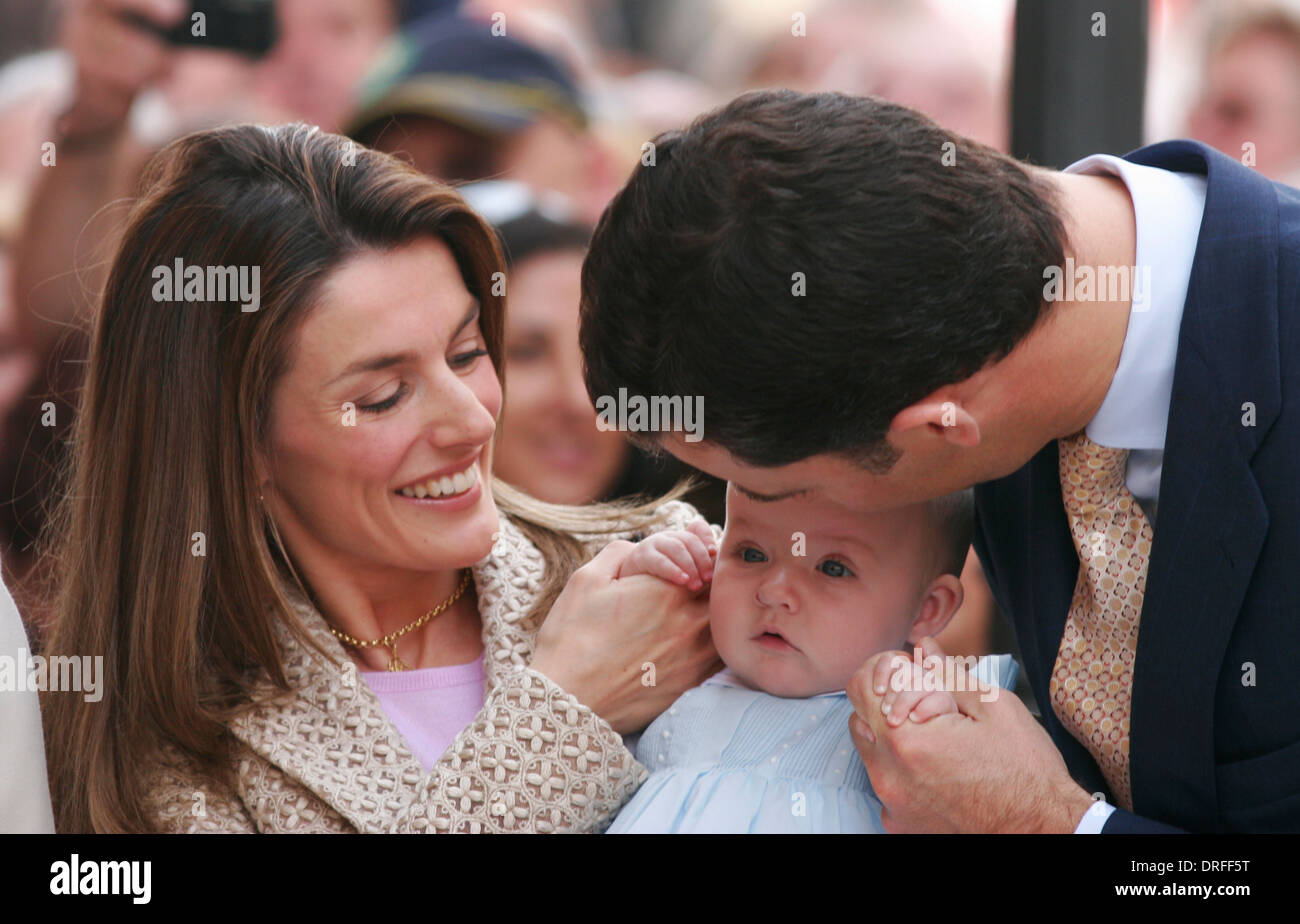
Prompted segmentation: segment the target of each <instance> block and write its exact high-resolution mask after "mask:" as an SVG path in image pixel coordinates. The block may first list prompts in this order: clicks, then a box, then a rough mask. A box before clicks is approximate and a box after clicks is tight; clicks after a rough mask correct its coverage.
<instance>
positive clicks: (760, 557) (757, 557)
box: [740, 545, 767, 565]
mask: <svg viewBox="0 0 1300 924" xmlns="http://www.w3.org/2000/svg"><path fill="white" fill-rule="evenodd" d="M740 560H741V561H744V562H749V563H750V564H751V565H753V564H758V563H759V562H762V561H767V556H765V555H764V554H763V553H762V552H760V551H759V550H758V549H756V548H754V547H753V546H752V545H747V546H745V547H743V548H742V549H741V550H740Z"/></svg>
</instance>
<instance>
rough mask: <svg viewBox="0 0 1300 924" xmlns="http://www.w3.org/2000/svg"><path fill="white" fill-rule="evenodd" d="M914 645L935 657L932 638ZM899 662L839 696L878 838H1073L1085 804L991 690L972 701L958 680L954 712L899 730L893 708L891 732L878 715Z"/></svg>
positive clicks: (864, 673) (971, 692)
mask: <svg viewBox="0 0 1300 924" xmlns="http://www.w3.org/2000/svg"><path fill="white" fill-rule="evenodd" d="M922 645H923V651H924V655H925V657H927V658H928V657H929V656H931V655H938V656H939V657H943V652H942V650H940V649H939V647H938V645H937V643H935V642H934V640H933V639H926V640H925V641H924V642H923V643H922ZM900 655H901V656H902V657H905V658H907V659H908V661H909V663H910V662H911V657H910V656H909V655H907V654H906V653H905V652H896V651H886V652H881V653H880V654H878V655H876V656H874V657H873V658H871V659H870V660H868V661H867V663H866V664H865V665H863V666H862V667H861V668H860V669H859V670H858V671H857V673H855V674H854V675H853V677H852V678H850V680H849V683H848V687H847V688H846V690H847V692H848V695H849V700H850V701H851V702H852V703H853V708H854V710H855V715H853V716H852V717H851V718H850V719H849V731H850V733H851V734H852V736H853V742H854V744H855V745H856V746H857V749H858V754H860V755H861V757H862V762H863V763H864V764H865V765H866V768H867V774H868V775H869V776H870V777H871V784H872V786H873V787H874V789H875V792H876V796H877V797H878V798H879V799H880V801H881V804H882V805H883V807H884V811H883V813H882V816H881V820H882V822H883V823H884V826H885V829H886V830H887V831H889V832H890V833H901V832H912V833H957V832H961V833H975V832H1023V833H1031V832H1032V833H1062V834H1069V833H1072V832H1073V831H1074V829H1075V827H1076V826H1077V825H1078V823H1079V820H1080V819H1081V818H1082V817H1083V815H1084V813H1085V812H1086V811H1087V810H1088V807H1089V806H1090V805H1091V804H1092V797H1091V796H1089V795H1088V793H1087V792H1085V791H1084V790H1083V789H1082V787H1080V786H1079V785H1078V784H1077V783H1075V782H1074V780H1073V779H1071V778H1070V774H1069V771H1068V770H1067V769H1066V766H1065V761H1064V760H1063V759H1062V758H1061V755H1060V753H1059V752H1058V751H1057V750H1056V746H1055V745H1054V744H1052V739H1051V738H1050V737H1048V735H1047V732H1045V731H1044V730H1043V729H1042V727H1041V726H1040V725H1039V724H1038V722H1037V721H1036V720H1035V719H1034V717H1033V716H1032V715H1030V714H1029V710H1028V709H1026V708H1025V706H1024V704H1023V703H1021V702H1020V700H1019V698H1018V697H1016V696H1015V695H1014V694H1012V693H1011V692H1010V691H1007V690H999V694H1000V695H998V696H996V697H995V698H994V699H993V700H991V701H990V702H981V699H980V697H981V693H980V689H979V685H978V683H977V682H975V680H974V679H973V678H970V677H969V676H966V677H963V678H960V679H961V680H962V681H963V682H960V683H958V684H957V686H959V687H961V689H960V690H958V691H954V692H952V693H951V695H952V696H953V698H954V699H955V700H956V701H957V707H958V710H959V711H958V712H956V713H946V714H939V715H934V716H933V717H928V721H907V720H906V718H907V717H906V716H904V715H902V714H901V713H902V710H901V709H900V710H899V719H902V721H899V722H898V723H897V724H893V723H890V722H889V721H888V719H889V716H887V715H886V714H885V713H884V712H883V711H882V706H883V705H884V701H885V697H886V694H887V693H888V691H889V676H890V675H891V674H892V673H893V667H892V664H896V663H897V662H892V659H894V658H897V657H899V656H900ZM891 662H892V664H891ZM877 691H879V692H877Z"/></svg>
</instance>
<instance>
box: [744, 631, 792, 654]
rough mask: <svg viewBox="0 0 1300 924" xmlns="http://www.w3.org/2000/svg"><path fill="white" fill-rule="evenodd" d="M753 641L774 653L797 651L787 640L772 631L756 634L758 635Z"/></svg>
mask: <svg viewBox="0 0 1300 924" xmlns="http://www.w3.org/2000/svg"><path fill="white" fill-rule="evenodd" d="M754 641H756V642H758V644H760V645H762V646H763V647H764V648H770V649H772V650H774V651H793V650H797V649H796V648H795V646H794V645H792V644H790V640H789V639H787V638H786V637H785V636H784V635H782V634H781V633H780V632H777V631H776V630H774V629H767V630H764V631H762V632H760V633H758V635H756V636H754Z"/></svg>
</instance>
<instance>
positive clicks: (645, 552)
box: [618, 520, 718, 590]
mask: <svg viewBox="0 0 1300 924" xmlns="http://www.w3.org/2000/svg"><path fill="white" fill-rule="evenodd" d="M717 554H718V548H717V544H716V543H715V542H714V539H713V530H712V529H710V528H709V524H707V523H705V522H704V521H703V520H696V521H694V522H693V523H691V524H690V525H689V526H687V527H686V529H666V530H664V531H663V532H659V533H655V534H653V535H651V536H647V537H646V538H645V539H642V540H641V541H640V542H638V543H637V544H636V547H635V548H634V549H632V551H631V552H629V553H628V555H627V557H626V558H624V559H623V564H622V566H620V568H619V569H618V577H627V576H628V575H629V574H652V575H654V576H655V577H658V578H662V579H663V580H665V581H669V582H670V583H673V584H680V585H682V586H684V587H688V588H690V589H691V590H700V589H702V588H703V587H704V585H705V584H706V583H707V582H709V581H711V580H713V559H714V557H715V556H716V555H717Z"/></svg>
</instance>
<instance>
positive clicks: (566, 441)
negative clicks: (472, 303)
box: [496, 250, 629, 504]
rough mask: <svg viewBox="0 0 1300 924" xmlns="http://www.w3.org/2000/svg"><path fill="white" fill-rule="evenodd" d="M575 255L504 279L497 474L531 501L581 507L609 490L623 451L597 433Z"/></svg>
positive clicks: (526, 265)
mask: <svg viewBox="0 0 1300 924" xmlns="http://www.w3.org/2000/svg"><path fill="white" fill-rule="evenodd" d="M582 258H583V253H582V251H581V250H563V251H556V252H553V253H545V254H540V255H538V256H535V257H531V258H529V259H527V260H524V261H522V262H521V263H519V264H518V265H517V266H516V267H515V268H514V270H512V271H511V273H510V279H509V290H508V298H509V303H510V310H509V311H508V312H507V313H506V380H507V381H508V382H509V383H510V400H509V402H507V405H506V412H505V415H504V416H503V417H502V420H501V435H500V437H499V438H498V440H497V463H496V471H497V474H498V475H500V476H501V478H502V479H503V480H505V481H508V482H510V483H511V484H513V485H515V486H516V487H519V488H522V489H523V490H524V491H527V492H528V493H529V494H531V495H533V496H534V497H537V498H540V499H542V500H545V501H550V502H552V503H558V504H585V503H587V502H589V501H593V500H596V499H598V498H600V497H601V496H602V495H604V494H605V493H606V492H608V491H609V490H610V489H611V488H612V487H613V486H614V482H615V480H616V479H617V478H618V474H619V471H620V470H621V469H622V467H623V463H624V461H625V460H626V459H627V454H628V452H629V449H628V445H627V442H626V440H624V438H623V436H622V434H620V433H618V432H616V431H612V430H611V431H601V430H598V429H596V409H595V407H593V406H592V403H591V398H589V397H588V396H587V387H586V385H585V384H584V383H583V380H582V352H581V349H580V348H579V346H578V300H579V297H580V295H581V291H582V278H581V277H582Z"/></svg>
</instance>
